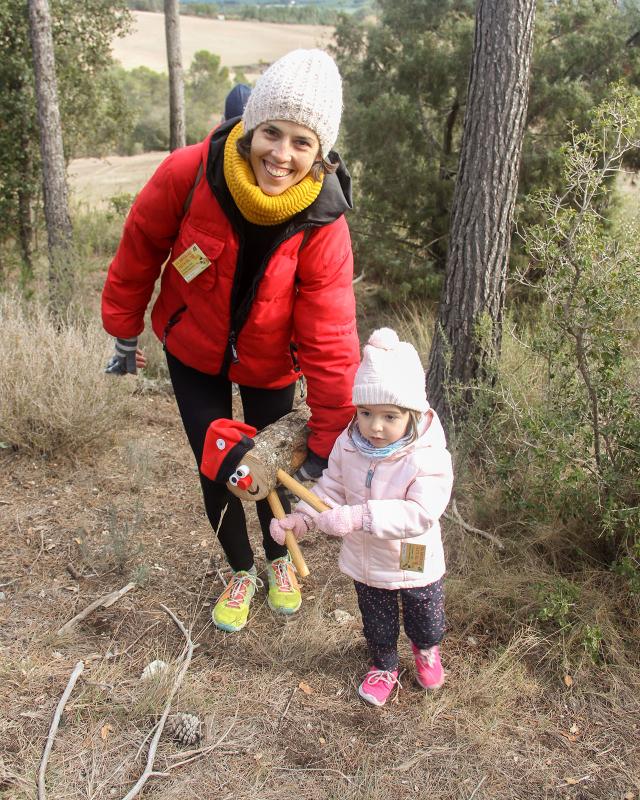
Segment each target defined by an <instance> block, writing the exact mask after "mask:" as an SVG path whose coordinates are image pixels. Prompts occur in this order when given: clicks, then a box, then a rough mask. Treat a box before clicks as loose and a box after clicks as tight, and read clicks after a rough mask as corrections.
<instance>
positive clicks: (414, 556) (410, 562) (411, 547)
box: [400, 542, 427, 572]
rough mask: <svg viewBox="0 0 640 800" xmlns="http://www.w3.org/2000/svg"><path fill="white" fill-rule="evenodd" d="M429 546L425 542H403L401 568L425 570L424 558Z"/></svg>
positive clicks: (416, 570)
mask: <svg viewBox="0 0 640 800" xmlns="http://www.w3.org/2000/svg"><path fill="white" fill-rule="evenodd" d="M426 555H427V548H426V546H425V545H424V544H407V543H406V542H403V543H402V545H401V547H400V569H406V570H409V571H410V572H424V559H425V556H426Z"/></svg>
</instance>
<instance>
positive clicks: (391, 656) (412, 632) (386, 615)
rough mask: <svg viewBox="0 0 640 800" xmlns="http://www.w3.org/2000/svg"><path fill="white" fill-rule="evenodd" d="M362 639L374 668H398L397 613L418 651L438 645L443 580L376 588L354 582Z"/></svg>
mask: <svg viewBox="0 0 640 800" xmlns="http://www.w3.org/2000/svg"><path fill="white" fill-rule="evenodd" d="M354 584H355V587H356V593H357V595H358V605H359V606H360V613H361V614H362V623H363V630H364V638H365V639H366V640H367V644H368V646H369V652H370V654H371V659H372V661H373V664H374V666H375V667H376V668H377V669H384V670H391V671H393V670H395V669H397V668H398V636H399V635H400V612H399V607H398V594H399V595H400V597H401V598H402V619H403V623H404V630H405V633H406V634H407V636H408V637H409V639H411V641H412V642H413V643H414V644H415V645H416V647H418V648H419V649H420V650H427V649H428V648H429V647H433V646H434V645H436V644H440V642H441V641H442V637H443V636H444V631H445V619H444V590H443V585H442V584H443V579H442V578H440V580H437V581H435V582H434V583H430V584H429V585H428V586H419V587H416V588H413V589H378V588H377V587H375V586H367V585H366V584H364V583H360V582H359V581H354Z"/></svg>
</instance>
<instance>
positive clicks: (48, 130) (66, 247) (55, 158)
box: [29, 0, 73, 317]
mask: <svg viewBox="0 0 640 800" xmlns="http://www.w3.org/2000/svg"><path fill="white" fill-rule="evenodd" d="M29 36H30V39H31V49H32V52H33V67H34V75H35V85H36V104H37V109H38V127H39V129H40V153H41V157H42V181H43V197H44V214H45V222H46V225H47V242H48V246H49V302H50V305H51V309H52V311H53V313H54V314H55V315H56V316H58V317H62V316H63V315H64V313H65V311H66V309H67V307H68V304H69V301H70V299H71V294H72V288H73V263H72V260H71V258H70V256H71V236H72V228H71V218H70V216H69V203H68V198H67V182H66V166H65V160H64V148H63V142H62V126H61V124H60V109H59V107H58V87H57V82H56V70H55V59H54V50H53V36H52V33H51V17H50V14H49V3H48V0H29Z"/></svg>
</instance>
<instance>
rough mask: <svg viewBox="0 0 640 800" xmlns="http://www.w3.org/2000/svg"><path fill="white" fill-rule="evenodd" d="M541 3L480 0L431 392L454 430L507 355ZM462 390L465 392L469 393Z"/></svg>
mask: <svg viewBox="0 0 640 800" xmlns="http://www.w3.org/2000/svg"><path fill="white" fill-rule="evenodd" d="M534 19H535V0H478V4H477V8H476V27H475V40H474V47H473V57H472V63H471V73H470V77H469V89H468V97H467V107H466V113H465V118H464V128H463V135H462V146H461V152H460V162H459V166H458V176H457V180H456V186H455V190H454V196H453V202H452V212H451V226H450V233H449V246H448V251H447V264H446V271H445V282H444V286H443V291H442V296H441V299H440V307H439V312H438V321H437V323H436V330H435V334H434V337H433V344H432V347H431V353H430V358H429V369H428V372H427V394H428V397H429V401H430V403H431V404H432V406H433V407H434V408H435V409H436V411H437V412H438V414H439V415H440V417H441V418H442V420H443V422H444V424H445V426H446V427H447V428H450V423H451V419H452V417H457V416H458V415H459V414H462V415H463V414H464V412H465V410H466V409H467V408H468V407H469V405H470V403H471V402H472V400H473V387H474V386H476V385H478V383H480V382H482V381H485V380H487V379H488V378H490V376H491V375H492V373H493V367H494V365H495V361H496V359H497V358H498V356H499V353H500V344H501V334H502V322H503V311H504V298H505V284H506V276H507V268H508V261H509V250H510V245H511V232H512V231H511V229H512V221H513V209H514V205H515V200H516V191H517V185H518V172H519V168H520V153H521V149H522V139H523V135H524V128H525V118H526V111H527V101H528V92H529V65H530V60H531V50H532V45H533V28H534ZM455 387H459V388H461V390H462V391H461V392H460V393H456V392H455Z"/></svg>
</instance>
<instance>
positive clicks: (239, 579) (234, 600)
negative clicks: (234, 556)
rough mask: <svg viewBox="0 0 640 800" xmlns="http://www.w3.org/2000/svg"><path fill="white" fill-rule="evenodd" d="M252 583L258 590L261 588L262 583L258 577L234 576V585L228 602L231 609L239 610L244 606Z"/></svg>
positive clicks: (249, 575)
mask: <svg viewBox="0 0 640 800" xmlns="http://www.w3.org/2000/svg"><path fill="white" fill-rule="evenodd" d="M251 583H252V584H253V585H254V586H255V587H256V588H259V587H260V586H261V585H262V581H261V580H260V578H258V576H257V575H251V574H248V575H234V576H233V583H232V584H231V590H230V592H229V598H228V600H227V606H228V607H229V608H239V607H240V606H241V605H242V603H243V601H244V598H245V595H246V594H247V589H248V588H249V584H251Z"/></svg>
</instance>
